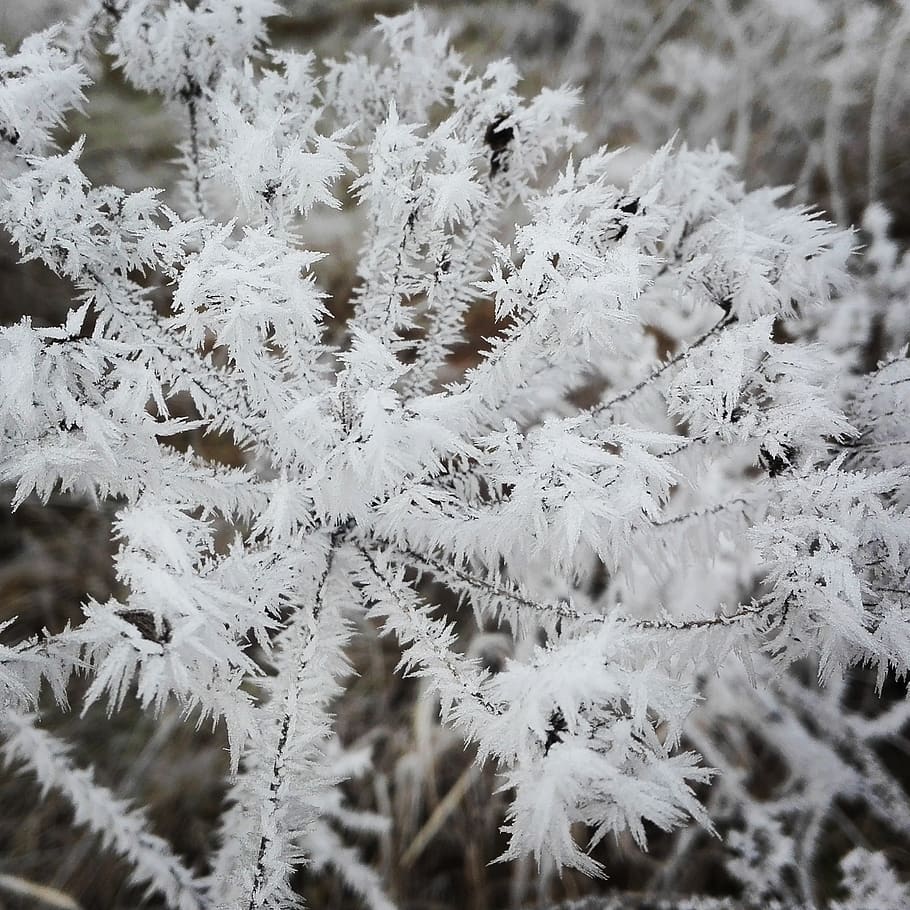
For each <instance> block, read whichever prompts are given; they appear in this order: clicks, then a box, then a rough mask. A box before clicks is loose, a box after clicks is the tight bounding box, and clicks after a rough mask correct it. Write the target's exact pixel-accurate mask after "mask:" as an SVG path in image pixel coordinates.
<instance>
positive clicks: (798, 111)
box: [446, 0, 910, 223]
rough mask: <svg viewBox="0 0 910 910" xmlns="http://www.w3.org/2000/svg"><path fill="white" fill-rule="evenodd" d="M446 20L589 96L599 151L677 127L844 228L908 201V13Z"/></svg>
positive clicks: (575, 13)
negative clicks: (903, 125)
mask: <svg viewBox="0 0 910 910" xmlns="http://www.w3.org/2000/svg"><path fill="white" fill-rule="evenodd" d="M447 6H448V8H447V10H446V16H447V17H449V16H451V17H456V16H457V17H459V18H460V21H461V22H462V23H463V26H462V27H463V28H464V29H465V30H469V29H471V28H472V27H476V26H477V24H478V23H483V24H484V25H485V26H487V27H492V28H493V29H495V30H496V34H497V35H498V40H499V41H500V42H502V43H503V44H504V45H505V46H506V47H507V48H508V49H509V51H510V53H512V54H513V55H514V56H515V58H516V59H517V60H519V61H521V63H522V66H523V67H527V68H528V69H532V70H538V69H539V70H541V71H543V72H545V73H550V74H551V75H550V78H553V76H552V74H553V73H554V72H555V73H557V74H558V77H557V78H560V79H568V80H570V81H571V82H572V83H573V84H578V85H581V86H584V97H585V102H586V110H585V115H584V122H585V123H586V124H590V129H591V132H592V133H593V134H595V137H596V139H597V141H605V140H612V139H613V137H614V136H616V135H621V136H625V137H628V136H635V137H636V138H637V139H638V140H639V141H640V142H641V143H642V144H643V145H644V147H645V148H651V147H653V146H654V144H655V143H660V142H663V141H664V138H665V136H666V133H667V130H668V124H673V125H674V127H678V128H679V130H680V133H681V135H682V136H683V137H684V138H685V139H687V140H688V141H689V142H690V143H704V142H708V141H710V140H712V139H716V140H718V141H719V142H720V143H721V144H722V145H723V146H724V147H729V148H731V149H732V150H733V151H734V153H735V154H736V156H737V158H738V159H739V160H740V161H742V162H747V163H748V166H749V171H748V177H749V181H750V184H751V185H753V186H754V185H760V184H761V183H763V182H768V181H774V182H786V183H793V184H796V192H797V194H798V195H799V197H800V198H802V199H817V198H818V194H824V196H825V198H826V199H828V200H830V202H829V204H830V207H831V210H832V212H833V213H834V215H835V216H836V220H837V221H839V222H841V223H844V222H845V221H846V220H847V218H848V217H850V215H851V214H854V213H858V212H859V211H861V210H862V206H863V205H865V204H866V203H868V202H874V201H881V200H882V199H883V194H893V195H894V197H895V199H897V198H898V197H899V195H900V178H899V177H898V175H897V173H895V171H896V170H897V168H898V167H899V162H900V161H901V156H902V150H903V148H904V147H905V139H906V137H905V136H904V135H903V132H902V131H901V130H900V129H899V128H896V127H897V124H899V123H900V122H901V121H902V119H904V118H905V117H906V111H907V105H908V101H910V79H908V77H907V74H908V72H910V70H908V55H910V41H908V38H910V8H908V6H907V4H906V3H904V2H885V3H879V2H875V0H871V2H870V0H749V2H747V3H737V2H731V0H708V2H696V0H642V2H637V3H624V2H622V0H544V2H540V3H536V4H530V3H529V4H527V6H526V7H524V8H523V9H522V15H515V12H514V5H513V4H509V5H503V4H498V3H493V2H471V3H464V4H459V5H458V6H457V7H456V9H452V8H451V4H449V5H447ZM491 23H492V25H491ZM624 141H628V138H627V139H625V140H624Z"/></svg>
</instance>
